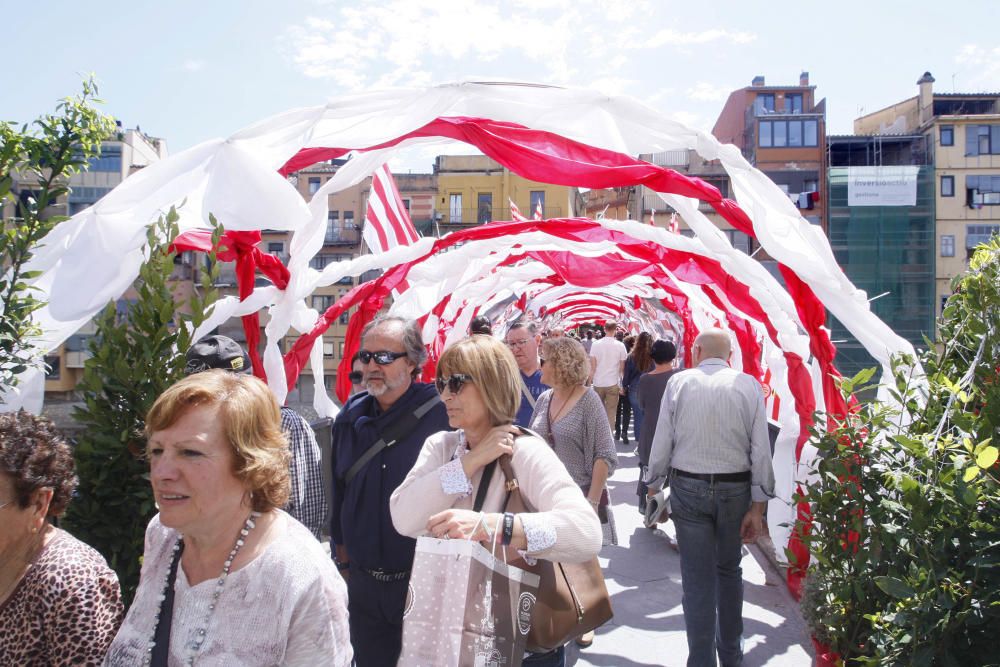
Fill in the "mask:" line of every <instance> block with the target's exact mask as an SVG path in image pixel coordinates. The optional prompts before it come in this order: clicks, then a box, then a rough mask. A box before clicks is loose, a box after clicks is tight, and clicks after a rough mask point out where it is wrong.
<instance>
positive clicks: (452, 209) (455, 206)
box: [448, 192, 462, 222]
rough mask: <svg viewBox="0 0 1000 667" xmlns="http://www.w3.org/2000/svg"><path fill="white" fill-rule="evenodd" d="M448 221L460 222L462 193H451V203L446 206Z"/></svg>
mask: <svg viewBox="0 0 1000 667" xmlns="http://www.w3.org/2000/svg"><path fill="white" fill-rule="evenodd" d="M448 222H462V195H461V194H459V193H457V192H456V193H452V194H451V203H450V205H449V207H448Z"/></svg>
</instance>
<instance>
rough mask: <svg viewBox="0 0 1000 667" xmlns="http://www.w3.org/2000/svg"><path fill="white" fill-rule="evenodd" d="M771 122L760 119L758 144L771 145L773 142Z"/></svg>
mask: <svg viewBox="0 0 1000 667" xmlns="http://www.w3.org/2000/svg"><path fill="white" fill-rule="evenodd" d="M772 125H773V123H772V122H771V121H769V120H762V121H760V145H761V146H771V145H773V143H774V139H773V138H772V135H771V126H772Z"/></svg>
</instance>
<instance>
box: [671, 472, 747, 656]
mask: <svg viewBox="0 0 1000 667" xmlns="http://www.w3.org/2000/svg"><path fill="white" fill-rule="evenodd" d="M691 472H696V471H691ZM670 505H671V512H672V513H671V516H670V518H671V519H673V521H674V525H675V526H676V527H677V546H678V548H679V549H680V553H681V587H682V589H683V591H684V598H683V607H684V624H685V626H686V627H687V641H688V661H687V664H688V667H714V666H715V665H716V661H715V656H716V653H718V656H719V660H720V661H721V662H722V665H723V667H731V666H734V665H739V664H740V663H741V662H742V660H743V649H742V635H743V568H741V567H740V561H741V560H742V557H743V540H742V539H741V537H740V525H741V523H742V522H743V517H744V515H746V513H747V512H748V511H749V510H750V482H715V483H712V484H710V483H709V482H705V481H701V480H697V479H690V478H687V477H679V476H677V475H676V474H673V475H671V478H670Z"/></svg>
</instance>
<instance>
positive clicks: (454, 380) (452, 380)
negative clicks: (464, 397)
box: [434, 373, 472, 394]
mask: <svg viewBox="0 0 1000 667" xmlns="http://www.w3.org/2000/svg"><path fill="white" fill-rule="evenodd" d="M466 382H472V376H471V375H465V374H463V373H455V374H454V375H452V376H451V377H446V378H437V379H436V380H434V384H435V385H436V386H437V390H438V393H440V394H443V393H444V390H445V389H447V390H448V391H450V392H451V393H453V394H457V393H458V392H460V391H462V387H464V386H465V383H466Z"/></svg>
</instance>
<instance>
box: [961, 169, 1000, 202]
mask: <svg viewBox="0 0 1000 667" xmlns="http://www.w3.org/2000/svg"><path fill="white" fill-rule="evenodd" d="M965 198H966V202H965V203H966V204H967V205H968V206H969V207H970V208H980V207H983V206H997V205H1000V176H966V177H965Z"/></svg>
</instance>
